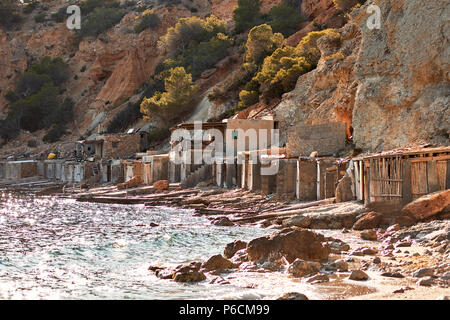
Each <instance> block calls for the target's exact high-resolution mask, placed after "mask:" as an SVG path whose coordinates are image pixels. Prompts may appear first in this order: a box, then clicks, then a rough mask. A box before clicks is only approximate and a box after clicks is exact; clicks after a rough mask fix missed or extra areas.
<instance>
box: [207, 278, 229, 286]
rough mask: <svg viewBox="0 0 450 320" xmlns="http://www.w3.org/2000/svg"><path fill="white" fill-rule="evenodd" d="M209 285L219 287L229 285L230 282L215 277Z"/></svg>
mask: <svg viewBox="0 0 450 320" xmlns="http://www.w3.org/2000/svg"><path fill="white" fill-rule="evenodd" d="M209 283H210V284H221V285H225V284H230V282H229V281H228V280H226V279H224V278H223V277H216V278H214V279H212V280H211V281H210V282H209Z"/></svg>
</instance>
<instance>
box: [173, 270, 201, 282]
mask: <svg viewBox="0 0 450 320" xmlns="http://www.w3.org/2000/svg"><path fill="white" fill-rule="evenodd" d="M173 280H174V281H175V282H200V281H203V280H206V276H205V274H204V273H203V272H201V271H197V270H189V271H186V272H177V273H175V274H174V275H173Z"/></svg>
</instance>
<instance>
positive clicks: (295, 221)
mask: <svg viewBox="0 0 450 320" xmlns="http://www.w3.org/2000/svg"><path fill="white" fill-rule="evenodd" d="M311 220H312V218H311V217H310V216H297V217H293V218H290V219H285V220H283V222H282V224H283V226H286V227H287V226H295V227H299V228H308V227H309V226H310V224H311Z"/></svg>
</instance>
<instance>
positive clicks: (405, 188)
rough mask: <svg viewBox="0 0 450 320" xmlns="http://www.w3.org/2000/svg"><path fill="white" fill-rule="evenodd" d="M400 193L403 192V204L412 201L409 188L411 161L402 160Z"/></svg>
mask: <svg viewBox="0 0 450 320" xmlns="http://www.w3.org/2000/svg"><path fill="white" fill-rule="evenodd" d="M402 176H403V183H402V193H403V204H407V203H410V202H411V201H412V189H411V161H410V160H406V159H405V160H403V167H402Z"/></svg>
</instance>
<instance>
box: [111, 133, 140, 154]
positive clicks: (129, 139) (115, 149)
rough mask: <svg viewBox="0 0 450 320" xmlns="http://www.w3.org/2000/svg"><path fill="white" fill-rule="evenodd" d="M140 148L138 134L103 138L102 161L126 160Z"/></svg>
mask: <svg viewBox="0 0 450 320" xmlns="http://www.w3.org/2000/svg"><path fill="white" fill-rule="evenodd" d="M141 151H143V150H142V148H141V136H140V134H116V135H107V136H105V137H104V143H103V159H127V158H130V157H131V156H133V155H134V154H135V153H137V152H141Z"/></svg>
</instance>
